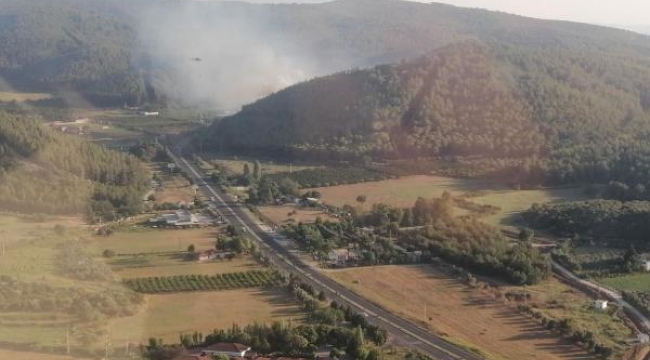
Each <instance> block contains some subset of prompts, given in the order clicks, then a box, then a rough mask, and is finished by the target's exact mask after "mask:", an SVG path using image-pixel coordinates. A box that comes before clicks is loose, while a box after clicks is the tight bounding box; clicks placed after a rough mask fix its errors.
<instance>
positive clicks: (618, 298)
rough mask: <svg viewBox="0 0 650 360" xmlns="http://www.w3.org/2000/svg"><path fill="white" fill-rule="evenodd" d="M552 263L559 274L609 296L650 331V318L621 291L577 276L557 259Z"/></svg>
mask: <svg viewBox="0 0 650 360" xmlns="http://www.w3.org/2000/svg"><path fill="white" fill-rule="evenodd" d="M551 265H552V266H553V270H554V271H555V272H556V273H558V274H559V275H561V276H563V277H565V278H567V279H570V280H571V281H575V282H576V283H579V284H581V285H582V286H585V287H588V288H590V289H592V290H595V291H597V292H598V293H601V294H604V295H605V296H606V297H607V298H609V300H611V301H614V302H616V303H617V304H618V306H620V307H621V308H623V309H625V310H626V311H627V313H628V314H629V315H631V316H633V317H634V318H636V319H637V323H638V324H639V325H641V327H642V328H643V330H644V331H646V332H648V331H650V320H649V319H648V318H647V317H646V316H645V315H643V314H642V313H641V312H640V311H639V310H637V309H636V308H635V307H634V306H632V305H630V303H628V302H627V301H625V300H623V296H622V295H621V294H620V293H619V292H617V291H614V290H612V289H609V288H606V287H604V286H603V285H600V284H596V283H593V282H591V281H588V280H585V279H581V278H579V277H577V276H576V275H575V274H574V273H573V272H571V271H569V270H568V269H567V268H565V267H563V266H562V265H560V264H558V263H557V262H555V261H551Z"/></svg>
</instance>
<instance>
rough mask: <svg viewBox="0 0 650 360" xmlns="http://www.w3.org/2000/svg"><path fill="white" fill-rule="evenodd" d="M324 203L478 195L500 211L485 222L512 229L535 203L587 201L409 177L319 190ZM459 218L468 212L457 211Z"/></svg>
mask: <svg viewBox="0 0 650 360" xmlns="http://www.w3.org/2000/svg"><path fill="white" fill-rule="evenodd" d="M317 190H318V191H320V192H321V194H322V195H323V200H324V201H325V202H326V203H328V204H332V205H336V206H342V205H345V204H349V205H355V206H356V205H359V204H358V203H357V202H356V198H357V196H358V195H366V198H367V200H366V203H365V204H364V208H365V209H370V208H371V207H372V204H373V203H385V204H390V205H393V206H398V207H407V206H413V204H414V203H415V200H416V199H417V198H418V197H420V196H421V197H424V198H434V197H440V196H441V195H442V194H443V193H444V192H445V191H447V192H449V193H451V194H452V195H454V196H462V195H466V194H472V193H475V192H477V193H478V194H479V196H469V197H468V200H469V201H471V202H475V203H478V204H489V205H493V206H497V207H499V208H501V211H499V212H498V213H497V214H494V215H491V216H487V217H483V218H481V220H483V221H484V222H486V223H489V224H492V225H498V226H513V225H515V223H516V220H517V215H518V214H520V213H521V212H522V211H525V210H527V209H528V208H530V207H531V206H532V205H533V204H534V203H545V202H555V201H572V200H584V199H586V198H587V197H586V196H585V195H584V194H583V189H582V188H561V189H540V190H512V189H506V188H503V187H495V186H494V185H492V184H490V183H487V182H485V181H479V180H467V179H455V178H448V177H441V176H426V175H418V176H406V177H402V178H399V179H393V180H385V181H378V182H368V183H360V184H353V185H341V186H331V187H323V188H318V189H317ZM457 214H458V215H464V214H466V212H463V211H458V212H457Z"/></svg>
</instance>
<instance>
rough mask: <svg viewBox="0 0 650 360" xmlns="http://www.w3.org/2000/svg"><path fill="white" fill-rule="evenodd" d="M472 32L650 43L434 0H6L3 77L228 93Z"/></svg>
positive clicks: (1, 16)
mask: <svg viewBox="0 0 650 360" xmlns="http://www.w3.org/2000/svg"><path fill="white" fill-rule="evenodd" d="M470 39H478V40H480V41H486V40H499V41H505V42H507V43H510V44H525V45H531V46H532V45H535V46H540V47H576V46H582V45H586V46H590V47H598V48H600V49H606V50H607V51H612V52H619V53H621V54H625V53H629V52H631V53H634V54H644V55H647V54H650V43H649V42H648V41H647V39H646V38H645V37H643V36H640V35H637V34H634V33H632V32H627V31H618V30H613V29H608V28H604V27H596V26H588V25H581V24H575V23H567V22H554V21H543V20H534V19H528V18H524V17H519V16H513V15H507V14H503V13H496V12H488V11H483V10H470V9H463V8H457V7H453V6H449V5H442V4H435V3H434V4H424V3H414V2H403V1H397V0H339V1H334V2H329V3H322V4H282V5H279V4H250V3H239V2H230V1H227V2H210V1H159V0H131V1H127V0H56V1H52V0H30V1H24V0H0V43H1V44H3V46H2V47H0V88H13V89H20V90H28V91H53V92H59V93H61V92H75V93H80V94H81V95H82V96H83V97H84V98H85V99H87V100H88V101H90V102H91V103H94V104H97V105H110V106H114V105H123V104H124V103H129V104H138V103H145V102H165V101H167V100H169V98H170V97H171V98H175V97H179V98H182V97H184V96H186V95H187V94H188V93H192V95H193V96H195V97H199V98H201V99H203V98H210V97H211V96H212V97H215V98H217V99H216V102H217V103H219V101H220V100H221V99H220V98H221V97H224V98H227V99H225V100H227V101H226V102H227V103H228V104H229V105H232V104H237V103H239V104H241V103H242V102H243V101H251V100H254V99H255V98H256V97H260V96H261V95H263V94H268V93H270V92H273V91H276V90H279V89H280V88H281V87H283V86H286V85H287V84H291V83H294V82H296V81H301V80H306V79H308V78H310V77H312V76H322V75H327V74H330V73H333V72H337V71H342V70H347V69H352V68H365V67H370V66H374V65H378V64H382V63H391V62H397V61H400V60H403V59H412V58H414V57H417V56H421V55H423V54H426V53H428V52H430V51H432V50H435V49H437V48H440V47H442V46H445V45H448V44H450V43H454V42H457V41H465V40H470ZM197 57H198V58H200V59H201V61H198V62H197V61H191V60H190V59H194V58H197ZM2 80H4V81H2ZM261 80H263V81H261ZM211 94H214V95H211ZM225 100H224V101H225ZM237 100H239V102H238V101H237Z"/></svg>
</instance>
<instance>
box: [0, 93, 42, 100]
mask: <svg viewBox="0 0 650 360" xmlns="http://www.w3.org/2000/svg"><path fill="white" fill-rule="evenodd" d="M51 98H52V95H50V94H45V93H23V92H8V91H0V101H1V102H11V101H16V102H25V101H37V100H46V99H51Z"/></svg>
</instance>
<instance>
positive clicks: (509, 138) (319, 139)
mask: <svg viewBox="0 0 650 360" xmlns="http://www.w3.org/2000/svg"><path fill="white" fill-rule="evenodd" d="M648 83H650V57H648V56H645V55H643V54H635V53H630V52H628V53H626V54H624V55H623V54H619V53H615V52H610V51H605V50H603V49H601V48H600V47H599V46H596V45H585V46H582V47H580V48H565V47H553V46H535V45H534V44H527V45H512V44H508V43H506V42H503V41H487V42H484V43H481V42H478V41H469V42H463V43H457V44H454V45H449V46H447V47H444V48H442V49H439V50H437V51H434V52H432V53H431V54H429V55H427V56H424V57H421V58H419V59H417V60H413V61H409V62H402V63H400V64H395V65H383V66H378V67H375V68H373V69H370V70H354V71H350V72H345V73H339V74H335V75H330V76H327V77H324V78H320V79H315V80H313V81H309V82H306V83H302V84H298V85H296V86H293V87H290V88H288V89H286V90H284V91H280V92H278V93H276V94H274V95H271V96H269V97H267V98H265V99H262V100H259V101H258V102H256V103H254V104H252V105H249V106H246V107H244V109H243V110H242V111H241V112H240V113H239V114H237V115H234V116H232V117H230V118H227V119H225V120H224V121H222V122H220V123H219V124H215V125H214V126H213V130H214V131H213V134H212V136H211V137H210V138H209V139H208V140H207V141H208V142H210V143H212V144H216V145H218V146H229V147H231V148H232V149H237V150H246V151H255V150H257V151H263V150H265V151H267V152H268V151H275V153H276V154H278V155H285V156H286V155H289V156H309V157H312V158H326V159H337V158H338V159H346V160H350V159H353V160H354V159H356V160H362V159H364V157H367V156H372V157H375V158H383V159H386V158H402V159H404V158H413V157H433V158H440V159H452V158H453V159H466V160H465V161H473V164H474V165H476V164H490V165H491V166H490V168H491V169H492V170H493V172H494V175H495V176H499V177H502V178H505V179H508V180H509V181H512V182H513V183H519V184H533V185H535V184H540V183H575V182H601V183H606V182H609V181H612V180H617V181H622V182H625V183H628V184H632V185H631V186H635V185H637V184H639V185H640V186H644V187H645V185H646V184H647V181H648V180H647V179H648V178H650V177H649V175H650V144H649V143H648V142H647V141H646V139H647V138H648V135H649V132H650V100H649V99H650V95H649V94H650V87H648V85H647V84H648Z"/></svg>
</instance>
